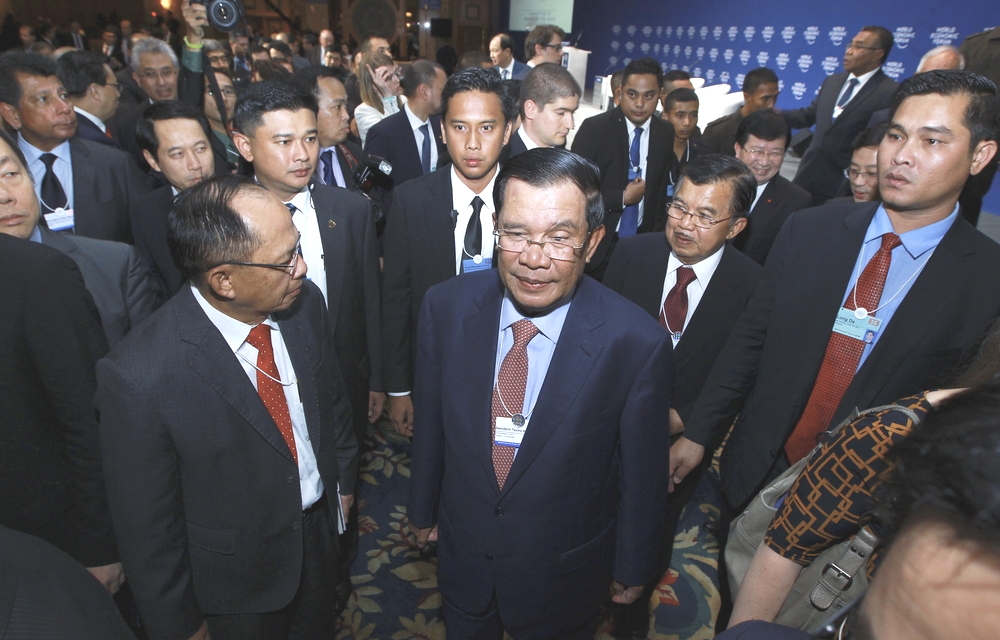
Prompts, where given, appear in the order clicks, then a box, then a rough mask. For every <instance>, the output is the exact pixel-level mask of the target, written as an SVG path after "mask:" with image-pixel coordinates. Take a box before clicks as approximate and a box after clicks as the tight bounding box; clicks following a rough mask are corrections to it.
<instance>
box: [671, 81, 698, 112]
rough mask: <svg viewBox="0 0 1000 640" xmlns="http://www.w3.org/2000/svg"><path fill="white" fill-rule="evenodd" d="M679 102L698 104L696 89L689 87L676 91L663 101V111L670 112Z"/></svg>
mask: <svg viewBox="0 0 1000 640" xmlns="http://www.w3.org/2000/svg"><path fill="white" fill-rule="evenodd" d="M678 102H698V94H697V93H695V92H694V89H688V88H687V87H680V88H677V89H674V90H673V91H671V92H670V93H668V94H667V97H666V98H664V99H663V111H665V112H666V111H670V110H671V109H673V108H674V105H675V104H677V103H678Z"/></svg>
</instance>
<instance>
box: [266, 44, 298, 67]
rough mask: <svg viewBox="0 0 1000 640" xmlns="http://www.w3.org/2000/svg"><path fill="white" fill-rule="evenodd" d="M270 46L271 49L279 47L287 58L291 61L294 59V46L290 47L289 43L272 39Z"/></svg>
mask: <svg viewBox="0 0 1000 640" xmlns="http://www.w3.org/2000/svg"><path fill="white" fill-rule="evenodd" d="M269 47H270V48H271V49H277V50H278V51H279V52H281V55H283V56H285V60H288V61H289V62H291V61H292V48H291V47H289V46H288V45H287V44H285V43H284V42H283V41H281V40H272V41H271V44H270V45H269Z"/></svg>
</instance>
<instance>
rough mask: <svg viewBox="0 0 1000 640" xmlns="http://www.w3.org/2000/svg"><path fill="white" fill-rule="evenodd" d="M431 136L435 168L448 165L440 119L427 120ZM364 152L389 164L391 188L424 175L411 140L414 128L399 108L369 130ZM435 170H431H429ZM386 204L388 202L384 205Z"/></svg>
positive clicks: (414, 143)
mask: <svg viewBox="0 0 1000 640" xmlns="http://www.w3.org/2000/svg"><path fill="white" fill-rule="evenodd" d="M428 122H429V123H430V129H431V133H432V134H433V135H434V139H435V140H436V141H437V148H438V163H437V166H438V167H444V166H445V165H447V164H448V162H449V160H448V149H447V147H445V145H444V141H443V140H442V139H441V116H437V115H434V116H431V117H430V118H428ZM365 153H371V154H374V155H377V156H382V157H383V158H385V159H386V160H388V161H389V163H390V164H392V175H391V176H390V177H391V178H392V187H391V188H392V189H396V188H397V187H399V185H401V184H403V183H404V182H406V181H407V180H413V179H414V178H419V177H420V176H422V175H424V170H423V166H422V165H421V164H420V149H418V148H417V140H416V138H414V137H413V129H411V128H410V121H409V119H408V118H407V117H406V113H405V112H404V111H403V110H402V109H400V110H399V112H398V113H394V114H392V115H391V116H389V117H387V118H383V119H382V120H381V121H380V122H378V123H376V124H375V125H374V126H373V127H372V128H371V129H369V130H368V135H367V137H365ZM433 170H434V167H431V171H433ZM386 203H387V204H388V201H387V202H386Z"/></svg>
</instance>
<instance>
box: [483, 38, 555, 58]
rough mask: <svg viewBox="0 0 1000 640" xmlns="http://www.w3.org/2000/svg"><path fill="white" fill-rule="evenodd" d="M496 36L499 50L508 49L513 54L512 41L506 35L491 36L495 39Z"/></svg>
mask: <svg viewBox="0 0 1000 640" xmlns="http://www.w3.org/2000/svg"><path fill="white" fill-rule="evenodd" d="M497 36H500V50H501V51H503V50H504V49H510V52H511V53H514V41H513V40H511V39H510V36H509V35H507V34H506V33H498V34H496V35H495V36H493V38H496V37H497ZM493 38H490V40H491V41H492V40H493ZM551 39H552V37H551V36H550V37H549V40H551Z"/></svg>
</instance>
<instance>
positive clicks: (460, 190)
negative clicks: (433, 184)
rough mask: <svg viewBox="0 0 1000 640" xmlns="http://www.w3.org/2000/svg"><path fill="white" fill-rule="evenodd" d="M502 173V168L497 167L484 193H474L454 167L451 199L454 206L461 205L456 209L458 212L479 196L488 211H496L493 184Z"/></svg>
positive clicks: (452, 169) (452, 170)
mask: <svg viewBox="0 0 1000 640" xmlns="http://www.w3.org/2000/svg"><path fill="white" fill-rule="evenodd" d="M499 173H500V167H499V166H497V167H496V169H494V171H493V177H492V178H490V182H489V184H487V185H486V187H484V188H483V192H482V193H473V192H472V189H470V188H469V186H468V185H467V184H465V183H464V182H462V179H461V178H460V177H458V170H457V169H455V167H454V166H452V168H451V194H452V196H451V199H452V201H453V202H454V204H456V205H459V206H456V207H455V210H456V211H462V210H464V209H465V208H466V207H468V206H469V203H471V202H472V199H473V198H475V197H476V196H479V197H480V198H482V199H483V203H484V204H485V205H486V209H487V210H488V211H496V208H494V206H493V184H494V183H495V182H496V180H497V175H498V174H499Z"/></svg>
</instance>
